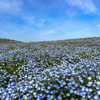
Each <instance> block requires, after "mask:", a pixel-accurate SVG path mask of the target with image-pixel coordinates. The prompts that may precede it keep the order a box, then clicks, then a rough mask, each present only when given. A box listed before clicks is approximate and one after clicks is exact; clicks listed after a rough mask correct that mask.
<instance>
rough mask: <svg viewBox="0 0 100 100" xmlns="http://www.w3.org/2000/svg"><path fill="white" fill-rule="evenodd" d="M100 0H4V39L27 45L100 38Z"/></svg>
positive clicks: (0, 8)
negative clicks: (28, 43)
mask: <svg viewBox="0 0 100 100" xmlns="http://www.w3.org/2000/svg"><path fill="white" fill-rule="evenodd" d="M99 4H100V0H0V38H8V39H14V40H19V41H23V42H29V41H33V42H34V41H49V40H62V39H73V38H84V37H99V36H100V6H99Z"/></svg>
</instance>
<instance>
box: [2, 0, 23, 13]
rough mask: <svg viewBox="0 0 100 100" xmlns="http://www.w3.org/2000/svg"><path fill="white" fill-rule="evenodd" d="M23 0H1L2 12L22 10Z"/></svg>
mask: <svg viewBox="0 0 100 100" xmlns="http://www.w3.org/2000/svg"><path fill="white" fill-rule="evenodd" d="M22 4H23V1H22V0H0V12H3V13H17V12H20V11H21V6H22Z"/></svg>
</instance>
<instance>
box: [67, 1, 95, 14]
mask: <svg viewBox="0 0 100 100" xmlns="http://www.w3.org/2000/svg"><path fill="white" fill-rule="evenodd" d="M66 3H67V4H69V5H71V6H72V7H77V8H79V9H81V10H83V11H84V12H85V13H90V12H92V13H95V12H96V7H95V5H94V4H93V2H92V0H66Z"/></svg>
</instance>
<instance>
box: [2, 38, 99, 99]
mask: <svg viewBox="0 0 100 100" xmlns="http://www.w3.org/2000/svg"><path fill="white" fill-rule="evenodd" d="M0 98H1V100H100V37H98V38H83V39H70V40H59V41H44V42H29V43H23V42H3V41H2V42H0Z"/></svg>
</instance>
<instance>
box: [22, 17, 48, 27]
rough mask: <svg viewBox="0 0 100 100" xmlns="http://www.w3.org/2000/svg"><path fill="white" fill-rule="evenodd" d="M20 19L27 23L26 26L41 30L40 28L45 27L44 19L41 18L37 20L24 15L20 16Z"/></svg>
mask: <svg viewBox="0 0 100 100" xmlns="http://www.w3.org/2000/svg"><path fill="white" fill-rule="evenodd" d="M21 18H22V19H23V20H24V21H25V22H26V23H27V24H30V25H34V26H36V27H38V28H41V27H44V26H45V22H46V19H43V18H37V17H36V16H34V15H25V16H23V15H22V16H21Z"/></svg>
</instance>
